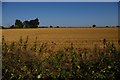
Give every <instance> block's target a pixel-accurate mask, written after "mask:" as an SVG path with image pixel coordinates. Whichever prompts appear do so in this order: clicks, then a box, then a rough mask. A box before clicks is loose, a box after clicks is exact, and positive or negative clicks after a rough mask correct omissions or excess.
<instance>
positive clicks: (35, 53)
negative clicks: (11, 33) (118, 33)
mask: <svg viewBox="0 0 120 80" xmlns="http://www.w3.org/2000/svg"><path fill="white" fill-rule="evenodd" d="M36 39H37V38H36ZM103 42H104V43H103V45H105V47H104V48H103V49H102V50H101V49H100V48H99V46H97V45H95V47H94V49H93V54H92V55H91V56H90V57H89V56H88V53H89V50H88V49H87V48H84V49H81V51H80V52H78V51H76V50H75V49H74V44H73V43H71V45H70V47H68V48H65V49H64V50H61V51H56V52H54V51H52V50H51V51H48V52H49V54H50V55H46V54H45V53H47V52H46V49H47V44H46V43H42V44H41V46H37V45H36V44H37V40H36V42H35V45H33V46H32V49H31V50H30V48H28V47H27V46H28V45H27V43H28V37H27V38H26V40H25V41H23V40H22V37H21V38H20V41H19V42H18V43H15V42H13V43H11V44H8V43H7V42H6V41H5V39H4V37H3V43H2V45H3V47H2V55H3V57H2V58H3V59H2V63H3V64H2V75H3V76H2V80H39V79H48V78H49V79H55V80H57V79H60V80H61V79H66V80H69V79H76V80H77V79H80V80H97V79H98V80H103V79H105V80H119V78H120V77H119V74H120V51H119V50H117V49H116V47H115V45H114V43H112V42H108V41H107V40H106V39H104V40H103ZM25 44H26V47H24V46H25ZM33 47H34V48H33Z"/></svg>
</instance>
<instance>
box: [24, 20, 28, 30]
mask: <svg viewBox="0 0 120 80" xmlns="http://www.w3.org/2000/svg"><path fill="white" fill-rule="evenodd" d="M23 25H24V27H25V28H29V27H30V26H29V21H27V20H26V21H24V22H23Z"/></svg>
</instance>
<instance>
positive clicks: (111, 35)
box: [2, 28, 118, 47]
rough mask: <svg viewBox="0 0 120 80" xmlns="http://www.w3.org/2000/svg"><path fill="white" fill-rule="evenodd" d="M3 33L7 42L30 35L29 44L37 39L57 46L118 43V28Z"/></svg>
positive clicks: (4, 31)
mask: <svg viewBox="0 0 120 80" xmlns="http://www.w3.org/2000/svg"><path fill="white" fill-rule="evenodd" d="M2 35H3V36H4V38H5V40H6V41H7V42H13V41H14V42H17V41H19V39H20V37H22V39H23V40H25V39H26V37H27V36H28V37H29V44H32V43H33V42H35V39H36V37H37V41H38V42H39V43H40V42H44V43H46V42H47V43H48V44H51V43H55V44H56V46H57V47H64V46H67V45H68V46H69V43H73V44H75V46H77V47H80V46H82V47H83V46H84V47H85V46H86V47H91V46H92V45H94V44H96V43H97V44H102V40H103V39H106V40H110V41H114V43H115V44H117V40H118V28H54V29H52V28H41V29H8V30H2Z"/></svg>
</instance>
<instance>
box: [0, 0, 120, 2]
mask: <svg viewBox="0 0 120 80" xmlns="http://www.w3.org/2000/svg"><path fill="white" fill-rule="evenodd" d="M2 1H3V2H118V1H120V0H2Z"/></svg>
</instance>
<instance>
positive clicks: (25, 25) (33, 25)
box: [10, 18, 40, 28]
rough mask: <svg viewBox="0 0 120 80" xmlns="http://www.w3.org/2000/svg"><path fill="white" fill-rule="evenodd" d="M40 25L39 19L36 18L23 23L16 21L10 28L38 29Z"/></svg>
mask: <svg viewBox="0 0 120 80" xmlns="http://www.w3.org/2000/svg"><path fill="white" fill-rule="evenodd" d="M39 24H40V22H39V19H38V18H36V19H34V20H30V21H28V20H26V21H24V22H22V21H21V20H18V19H16V20H15V24H14V25H12V26H10V28H38V25H39Z"/></svg>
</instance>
